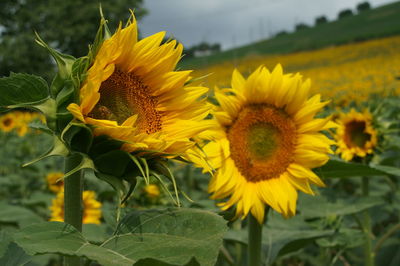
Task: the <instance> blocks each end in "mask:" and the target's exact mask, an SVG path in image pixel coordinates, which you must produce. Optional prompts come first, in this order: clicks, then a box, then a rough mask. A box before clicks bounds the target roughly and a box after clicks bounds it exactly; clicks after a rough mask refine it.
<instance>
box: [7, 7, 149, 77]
mask: <svg viewBox="0 0 400 266" xmlns="http://www.w3.org/2000/svg"><path fill="white" fill-rule="evenodd" d="M102 6H103V9H104V10H106V15H107V17H108V18H110V21H112V23H113V24H111V25H110V26H111V28H112V29H115V28H116V27H117V26H118V23H119V21H125V20H126V19H127V17H128V15H129V14H127V12H126V10H127V8H131V9H132V10H135V16H136V18H137V19H140V18H142V17H143V16H144V15H145V14H146V12H147V11H146V10H145V9H144V8H143V1H142V0H134V1H126V0H118V1H112V2H110V1H105V2H103V3H102ZM71 14H74V15H73V16H72V15H71ZM99 20H100V16H99V2H98V1H83V0H73V1H54V0H45V1H35V0H27V1H14V0H2V1H1V3H0V28H1V30H0V77H1V76H8V75H9V73H10V72H26V73H31V74H36V75H40V76H44V77H46V78H47V79H48V78H50V77H51V76H52V74H53V73H54V72H53V71H52V69H53V62H52V61H51V60H50V58H49V57H48V54H47V53H46V51H45V50H43V49H42V48H41V47H39V46H38V45H37V44H35V42H34V40H35V35H34V32H38V33H40V36H41V37H42V38H43V39H44V40H46V42H48V43H51V45H52V46H53V48H55V49H57V50H59V51H61V52H63V53H68V54H72V55H74V56H76V57H80V56H83V55H85V54H87V53H88V50H87V49H88V45H89V44H90V43H92V42H93V39H92V33H93V32H96V30H97V25H98V22H99ZM60 25H62V27H60ZM15 47H18V49H17V50H16V49H15Z"/></svg>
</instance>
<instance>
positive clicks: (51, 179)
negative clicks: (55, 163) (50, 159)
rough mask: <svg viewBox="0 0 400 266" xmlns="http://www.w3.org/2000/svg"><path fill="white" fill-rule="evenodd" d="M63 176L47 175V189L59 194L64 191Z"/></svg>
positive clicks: (57, 174)
mask: <svg viewBox="0 0 400 266" xmlns="http://www.w3.org/2000/svg"><path fill="white" fill-rule="evenodd" d="M63 177H64V174H63V173H58V172H56V173H49V174H48V175H47V176H46V180H47V186H48V187H49V189H50V190H51V191H53V192H55V193H58V192H60V191H61V190H63V189H64V180H63Z"/></svg>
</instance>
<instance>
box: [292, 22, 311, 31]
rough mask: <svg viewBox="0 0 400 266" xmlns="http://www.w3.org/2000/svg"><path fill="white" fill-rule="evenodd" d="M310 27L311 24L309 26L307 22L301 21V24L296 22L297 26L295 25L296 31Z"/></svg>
mask: <svg viewBox="0 0 400 266" xmlns="http://www.w3.org/2000/svg"><path fill="white" fill-rule="evenodd" d="M308 28H310V26H308V25H307V24H304V23H299V24H296V26H295V29H296V31H300V30H305V29H308Z"/></svg>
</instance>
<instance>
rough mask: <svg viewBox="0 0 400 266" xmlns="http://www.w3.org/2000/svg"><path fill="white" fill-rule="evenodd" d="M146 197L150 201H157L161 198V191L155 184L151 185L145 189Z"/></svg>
mask: <svg viewBox="0 0 400 266" xmlns="http://www.w3.org/2000/svg"><path fill="white" fill-rule="evenodd" d="M144 192H145V194H146V197H147V198H149V199H156V198H158V197H159V196H160V189H159V187H158V186H157V185H155V184H149V185H146V186H145V187H144Z"/></svg>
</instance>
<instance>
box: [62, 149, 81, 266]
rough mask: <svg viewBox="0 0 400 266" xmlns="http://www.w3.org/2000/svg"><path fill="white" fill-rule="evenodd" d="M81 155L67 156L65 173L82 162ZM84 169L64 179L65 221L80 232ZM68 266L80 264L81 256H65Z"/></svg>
mask: <svg viewBox="0 0 400 266" xmlns="http://www.w3.org/2000/svg"><path fill="white" fill-rule="evenodd" d="M80 159H81V158H80V156H78V155H74V154H72V155H69V156H68V157H66V158H65V173H68V172H69V171H71V170H73V169H74V168H75V167H77V166H78V165H79V163H80ZM82 181H83V171H82V170H79V171H77V172H76V173H74V174H72V175H70V176H68V177H67V178H65V179H64V221H65V223H67V224H70V225H72V226H74V227H75V228H76V229H77V230H78V231H79V232H82V209H83V204H82V193H83V183H82ZM65 265H66V266H79V265H81V259H80V258H79V257H65Z"/></svg>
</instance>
